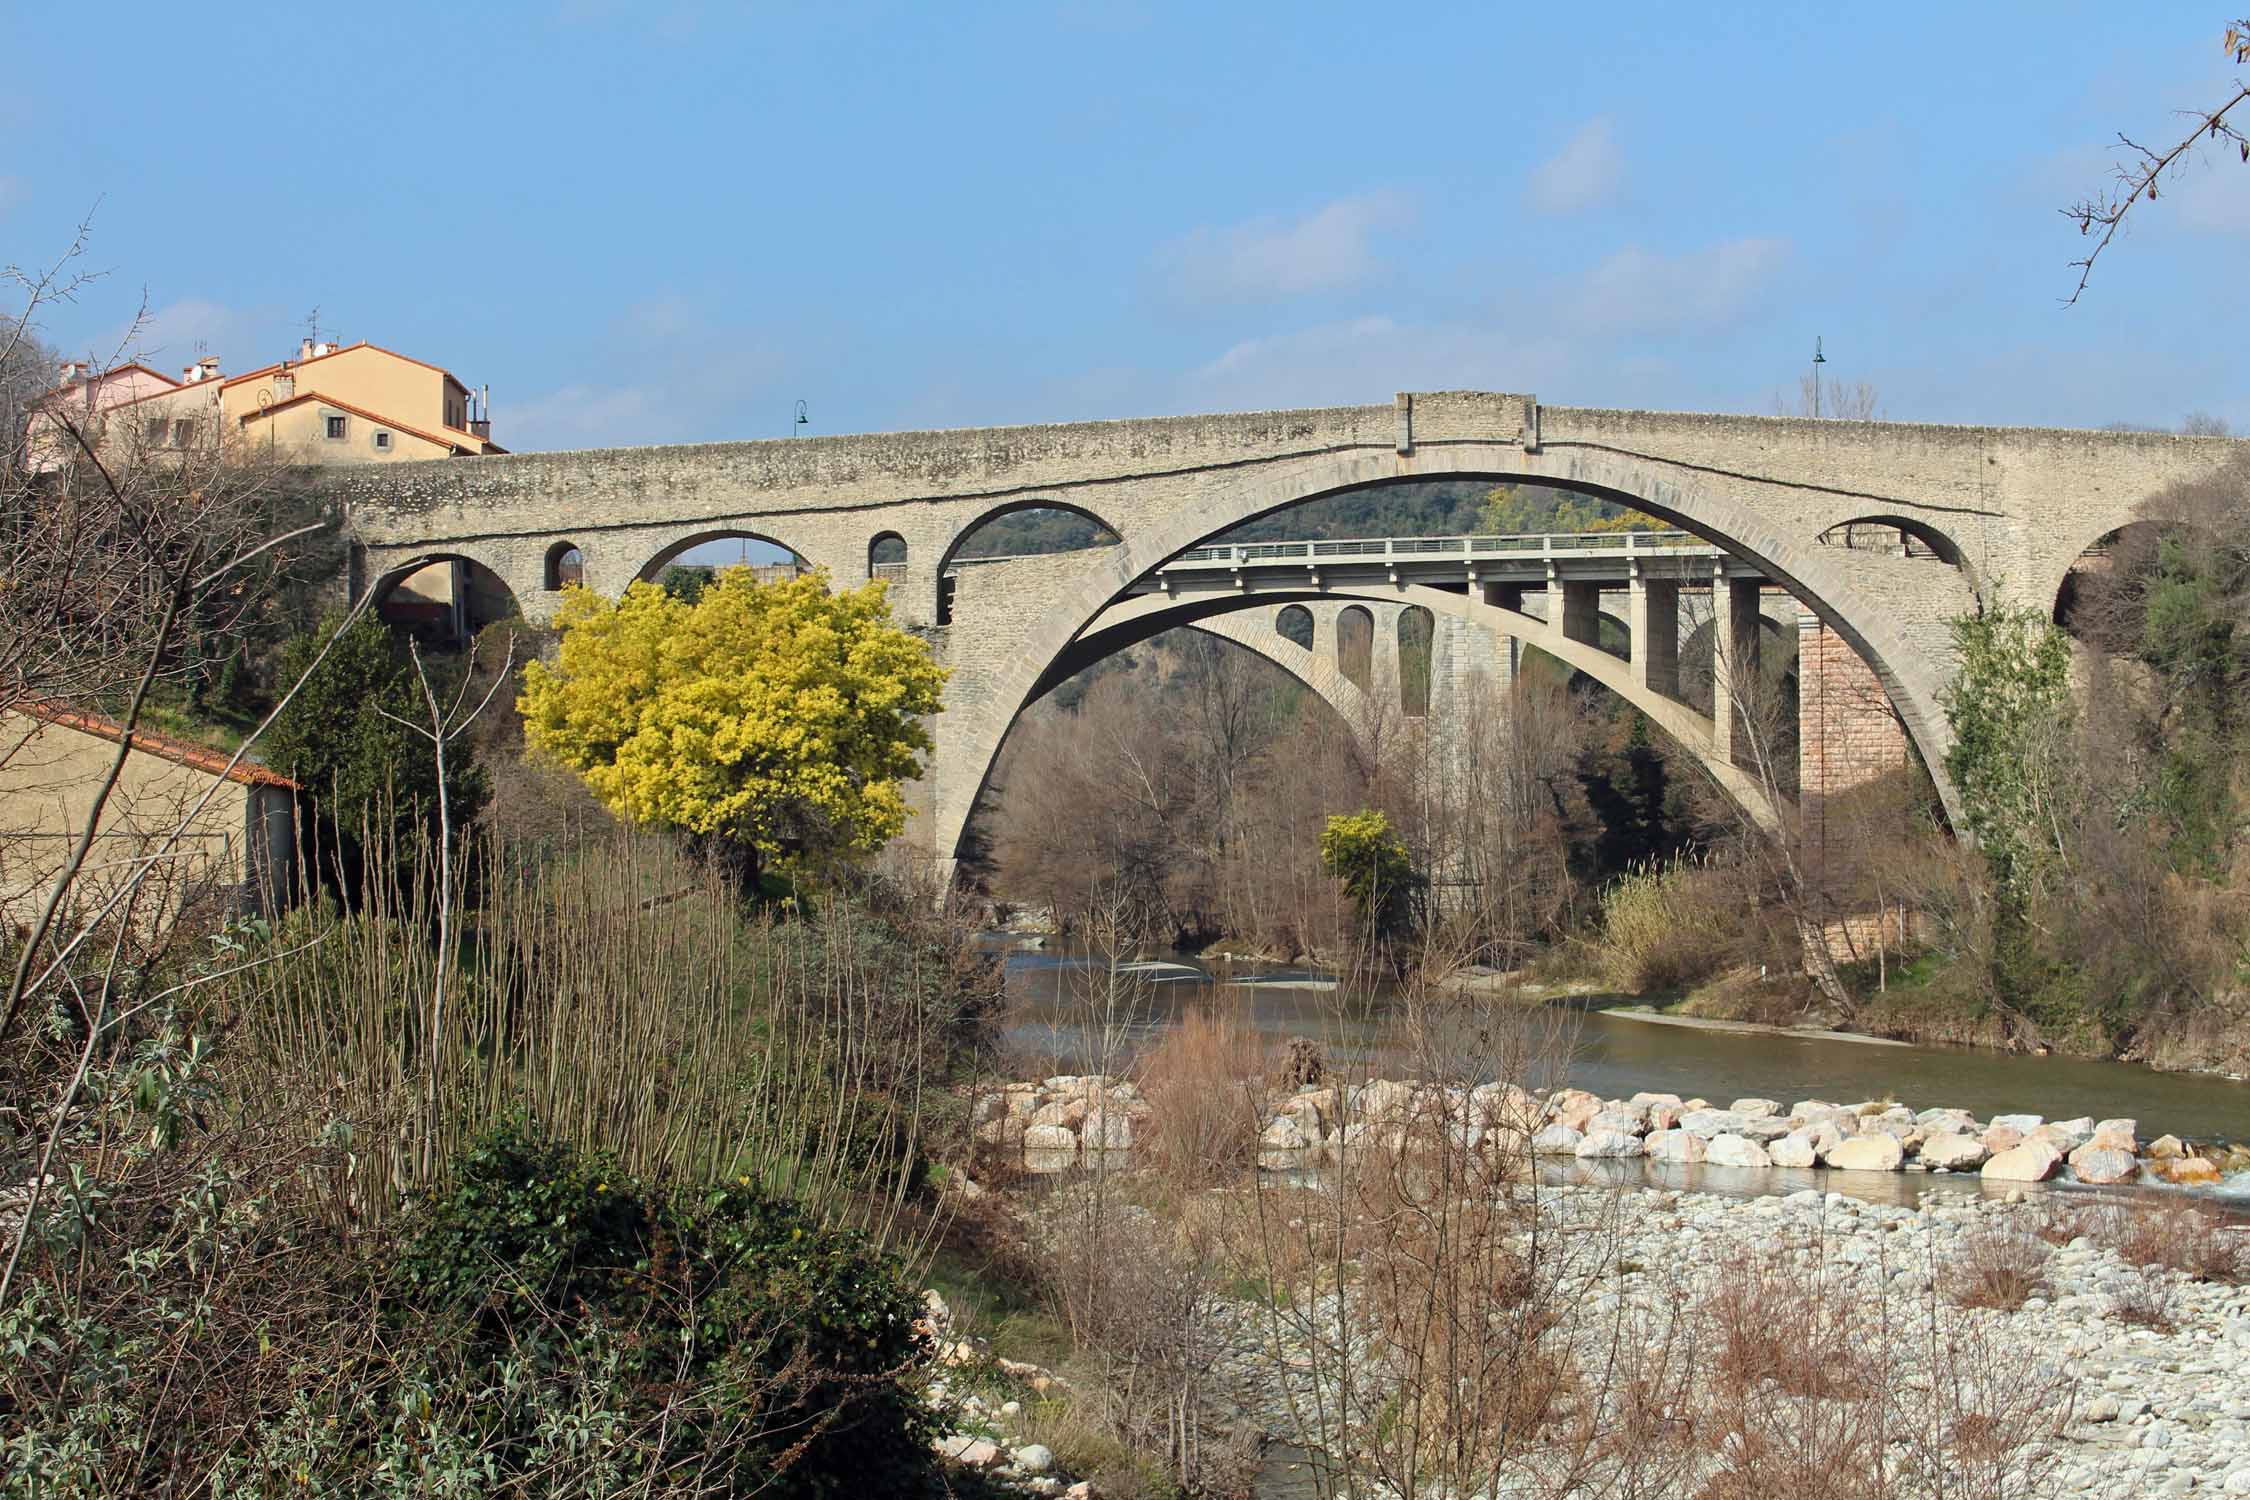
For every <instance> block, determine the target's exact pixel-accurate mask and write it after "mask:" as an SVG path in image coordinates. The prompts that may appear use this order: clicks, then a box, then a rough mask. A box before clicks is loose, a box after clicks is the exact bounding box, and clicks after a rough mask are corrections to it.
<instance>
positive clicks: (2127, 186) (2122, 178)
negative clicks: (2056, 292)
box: [2061, 19, 2250, 307]
mask: <svg viewBox="0 0 2250 1500" xmlns="http://www.w3.org/2000/svg"><path fill="white" fill-rule="evenodd" d="M2222 46H2223V47H2224V48H2225V50H2226V53H2227V55H2228V57H2230V58H2231V59H2232V60H2233V62H2234V64H2235V66H2237V67H2240V66H2242V64H2243V63H2244V62H2245V61H2250V19H2245V20H2239V21H2236V22H2235V23H2234V24H2233V25H2231V26H2229V27H2228V28H2227V31H2226V37H2225V40H2224V42H2223V43H2222ZM2245 99H2250V85H2244V86H2241V87H2238V88H2236V90H2235V91H2234V93H2233V95H2232V96H2231V97H2229V98H2228V99H2227V100H2226V101H2225V102H2223V103H2221V104H2220V105H2219V106H2218V107H2217V108H2215V109H2210V110H2182V111H2180V114H2181V115H2182V116H2184V117H2185V118H2187V119H2191V120H2193V121H2194V122H2195V123H2194V125H2193V126H2192V127H2191V128H2190V129H2189V130H2188V132H2187V133H2186V134H2185V135H2184V136H2182V137H2181V138H2180V139H2179V140H2178V141H2176V142H2174V143H2173V144H2172V145H2171V146H2169V147H2166V148H2164V149H2162V150H2156V149H2153V148H2151V147H2148V146H2144V145H2142V144H2141V143H2140V142H2138V141H2135V140H2133V139H2131V138H2130V137H2128V136H2125V135H2120V136H2118V138H2117V143H2118V144H2119V145H2120V146H2122V147H2124V148H2125V149H2126V150H2127V151H2128V152H2130V153H2132V154H2131V156H2130V157H2129V158H2128V159H2127V160H2126V161H2123V162H2121V163H2119V164H2118V167H2117V172H2116V179H2117V180H2116V185H2115V186H2113V187H2112V188H2110V190H2109V191H2107V192H2105V193H2103V194H2102V195H2101V196H2099V197H2094V198H2086V199H2082V200H2080V201H2079V202H2077V203H2074V204H2072V205H2071V206H2070V207H2068V208H2066V209H2063V210H2061V212H2062V215H2063V217H2064V218H2066V219H2069V220H2070V221H2071V222H2072V223H2074V224H2076V225H2077V226H2078V232H2079V233H2080V234H2081V235H2088V236H2094V237H2095V238H2094V246H2093V248H2092V249H2091V250H2089V251H2087V252H2086V254H2085V256H2084V257H2083V258H2082V259H2079V260H2074V261H2072V262H2071V263H2070V264H2071V267H2072V269H2074V270H2076V271H2077V272H2078V285H2077V286H2075V287H2073V288H2072V289H2071V293H2070V295H2069V296H2068V297H2065V298H2064V299H2063V305H2064V306H2065V307H2069V306H2073V305H2075V304H2076V303H2077V301H2078V299H2079V297H2081V296H2082V295H2084V293H2085V291H2086V284H2087V282H2089V281H2090V280H2092V279H2093V275H2094V262H2096V261H2097V260H2100V259H2101V256H2102V252H2103V251H2105V250H2107V249H2108V248H2109V246H2110V242H2111V241H2112V240H2114V239H2116V238H2117V231H2118V230H2119V229H2121V228H2123V227H2124V224H2125V218H2126V215H2128V214H2130V213H2131V212H2132V211H2133V207H2134V205H2136V204H2139V203H2144V202H2148V203H2153V202H2154V201H2156V197H2157V184H2158V183H2159V182H2160V181H2161V180H2162V179H2163V177H2164V175H2165V174H2166V173H2167V172H2171V171H2173V170H2174V169H2175V168H2177V167H2180V166H2182V165H2184V158H2185V157H2186V155H2187V153H2188V152H2189V151H2190V150H2191V149H2193V148H2194V147H2195V146H2196V145H2197V144H2198V143H2199V142H2210V141H2230V142H2232V143H2233V144H2234V146H2235V149H2236V150H2237V152H2238V153H2239V154H2240V157H2241V160H2242V161H2243V162H2245V163H2250V136H2246V135H2244V134H2243V132H2242V131H2241V130H2240V129H2238V128H2237V127H2236V126H2235V125H2234V123H2233V122H2232V121H2231V120H2230V119H2229V116H2231V115H2232V114H2233V113H2234V110H2235V107H2236V106H2237V105H2239V104H2241V103H2242V102H2243V101H2244V100H2245Z"/></svg>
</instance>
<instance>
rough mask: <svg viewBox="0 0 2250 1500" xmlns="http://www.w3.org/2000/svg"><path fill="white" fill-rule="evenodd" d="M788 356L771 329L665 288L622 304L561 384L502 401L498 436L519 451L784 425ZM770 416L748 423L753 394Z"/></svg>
mask: <svg viewBox="0 0 2250 1500" xmlns="http://www.w3.org/2000/svg"><path fill="white" fill-rule="evenodd" d="M786 368H787V361H786V360H785V359H784V358H783V356H782V354H781V352H780V350H779V349H778V348H777V347H776V346H775V345H774V344H773V343H772V342H771V341H770V340H769V339H768V338H767V337H766V336H764V335H763V334H761V333H759V332H757V331H754V330H750V329H745V328H743V327H740V326H738V325H735V324H731V323H729V322H728V321H726V320H724V319H721V318H717V317H714V316H713V315H712V313H711V312H710V310H709V309H707V308H706V307H704V306H703V305H701V304H700V303H699V302H698V301H697V300H696V299H694V298H692V297H688V296H685V295H683V294H680V293H676V292H669V291H667V292H658V293H656V294H654V295H652V296H650V297H647V298H645V299H643V300H642V301H639V302H636V303H634V304H632V305H631V306H629V307H626V308H624V309H623V310H621V311H620V312H619V313H618V314H617V315H616V316H615V317H614V318H612V319H610V321H609V322H608V323H607V324H606V325H605V326H603V327H601V328H600V329H599V331H597V332H596V333H594V335H593V336H592V337H591V338H590V339H589V340H588V341H587V342H586V344H585V345H584V346H583V347H582V348H579V349H577V350H574V351H573V352H572V353H571V355H570V356H569V357H568V363H567V367H566V368H565V369H564V370H563V371H561V372H560V373H563V374H565V375H567V376H568V377H569V378H568V379H566V380H565V381H564V382H563V383H562V384H561V385H558V386H555V387H553V388H552V389H549V390H544V391H535V392H533V393H532V394H531V395H529V396H527V397H524V398H522V399H521V400H517V401H507V400H500V401H497V402H496V403H495V405H496V407H497V410H496V412H495V414H494V431H493V436H494V437H495V438H497V439H499V441H501V442H502V443H505V444H506V445H507V446H508V447H510V448H514V449H518V450H520V451H527V452H528V451H532V450H537V449H558V448H605V447H615V446H619V445H625V444H639V443H687V442H707V441H713V440H718V439H726V438H744V437H773V436H781V435H782V434H783V433H785V432H786V430H787V428H786V419H785V418H784V417H783V415H782V412H783V402H782V398H781V397H780V396H779V395H778V394H775V387H776V385H777V382H778V381H779V379H780V377H781V375H782V374H783V372H784V370H785V369H786ZM769 396H770V397H771V399H772V401H773V405H772V407H771V412H772V417H771V420H770V421H768V422H766V423H764V424H762V425H760V426H758V427H756V428H746V427H745V424H744V408H745V405H746V403H756V402H759V401H764V400H766V399H768V398H769Z"/></svg>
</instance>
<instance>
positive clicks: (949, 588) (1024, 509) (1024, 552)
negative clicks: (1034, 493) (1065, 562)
mask: <svg viewBox="0 0 2250 1500" xmlns="http://www.w3.org/2000/svg"><path fill="white" fill-rule="evenodd" d="M1120 544H1121V538H1119V536H1118V534H1117V530H1116V528H1115V527H1113V526H1111V525H1110V524H1109V523H1108V522H1107V521H1105V520H1103V519H1102V518H1101V517H1100V516H1097V515H1095V514H1094V513H1093V512H1092V511H1090V510H1088V509H1086V508H1085V507H1084V506H1081V505H1073V504H1071V503H1070V502H1068V501H1066V500H1055V499H1051V498H1045V497H1037V498H1032V499H1026V500H1011V501H1009V502H1008V503H1007V504H1005V505H996V506H994V507H993V508H992V509H990V510H987V511H984V512H982V513H981V514H979V515H978V516H977V517H976V518H975V519H974V520H971V521H970V522H969V523H968V524H967V525H965V526H963V527H962V528H961V529H960V530H959V531H957V532H955V533H954V534H953V539H952V540H951V541H949V542H947V543H946V545H945V551H944V552H943V553H942V554H940V556H939V558H938V580H937V615H936V619H937V623H938V624H940V625H950V624H952V623H953V593H954V578H955V576H956V573H957V571H958V569H960V568H961V567H963V566H966V565H972V564H975V563H978V562H991V561H998V560H1000V559H1002V558H1010V557H1027V556H1045V555H1048V554H1051V553H1059V552H1083V551H1087V550H1090V549H1093V548H1097V547H1115V546H1118V545H1120Z"/></svg>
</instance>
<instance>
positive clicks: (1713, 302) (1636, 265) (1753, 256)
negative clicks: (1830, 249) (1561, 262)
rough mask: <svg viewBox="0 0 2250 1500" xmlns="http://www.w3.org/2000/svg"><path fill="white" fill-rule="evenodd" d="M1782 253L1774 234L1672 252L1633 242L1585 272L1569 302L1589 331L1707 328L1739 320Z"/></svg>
mask: <svg viewBox="0 0 2250 1500" xmlns="http://www.w3.org/2000/svg"><path fill="white" fill-rule="evenodd" d="M1788 259H1789V244H1788V241H1786V240H1779V239H1761V238H1744V239H1733V240H1725V241H1722V242H1720V243H1719V244H1716V245H1711V246H1708V247H1706V248H1704V249H1701V250H1690V251H1687V252H1684V253H1682V254H1679V255H1660V254H1657V253H1656V252H1654V251H1650V250H1644V249H1642V248H1640V247H1638V246H1632V247H1628V248H1627V249H1624V250H1620V251H1617V252H1616V253H1615V254H1613V255H1611V256H1609V257H1608V258H1607V259H1606V260H1603V261H1602V262H1601V263H1600V264H1598V265H1596V266H1595V267H1594V268H1593V269H1592V270H1591V271H1588V272H1587V273H1586V275H1585V277H1584V278H1583V280H1581V281H1580V283H1579V285H1578V287H1577V288H1576V290H1575V291H1574V293H1573V294H1572V296H1571V302H1572V304H1573V306H1574V308H1575V312H1576V316H1577V319H1578V321H1579V322H1580V323H1581V325H1582V326H1584V327H1586V328H1587V329H1589V330H1594V331H1600V332H1604V333H1613V334H1653V335H1667V334H1679V333H1691V332H1695V333H1708V332H1712V331H1715V330H1717V329H1720V328H1724V327H1727V326H1728V325H1730V324H1732V323H1734V322H1735V321H1736V320H1737V319H1739V318H1740V317H1741V316H1742V315H1743V313H1744V312H1745V311H1747V310H1748V309H1749V308H1750V307H1751V306H1752V305H1753V303H1754V302H1755V300H1756V298H1757V295H1758V293H1759V291H1760V290H1761V289H1762V288H1763V287H1764V286H1765V285H1766V284H1767V283H1768V282H1770V281H1771V279H1772V278H1773V276H1774V274H1775V273H1776V272H1777V271H1779V270H1780V269H1781V267H1782V266H1783V265H1784V264H1786V263H1787V261H1788Z"/></svg>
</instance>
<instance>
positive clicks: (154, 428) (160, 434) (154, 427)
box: [148, 417, 170, 445]
mask: <svg viewBox="0 0 2250 1500" xmlns="http://www.w3.org/2000/svg"><path fill="white" fill-rule="evenodd" d="M169 427H170V424H169V423H167V422H166V421H165V420H164V419H163V418H162V417H150V418H149V419H148V440H149V442H150V444H151V445H154V444H157V443H161V442H163V441H164V434H165V432H166V431H167V430H169Z"/></svg>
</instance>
